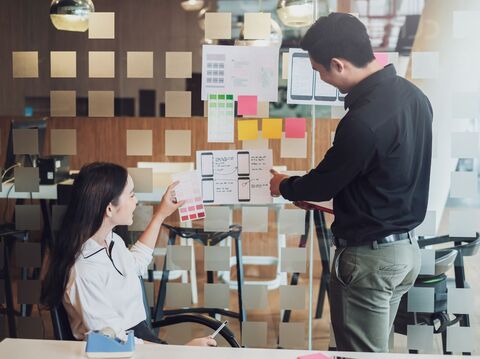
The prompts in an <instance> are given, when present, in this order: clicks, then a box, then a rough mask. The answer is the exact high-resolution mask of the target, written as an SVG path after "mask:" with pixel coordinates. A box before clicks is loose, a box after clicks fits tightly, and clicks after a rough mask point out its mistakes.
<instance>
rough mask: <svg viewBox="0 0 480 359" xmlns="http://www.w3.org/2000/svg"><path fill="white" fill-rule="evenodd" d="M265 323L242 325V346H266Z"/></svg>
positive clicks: (246, 322)
mask: <svg viewBox="0 0 480 359" xmlns="http://www.w3.org/2000/svg"><path fill="white" fill-rule="evenodd" d="M267 328H268V327H267V322H248V321H245V322H243V323H242V345H243V346H245V347H247V348H248V347H257V348H264V347H265V346H266V345H267Z"/></svg>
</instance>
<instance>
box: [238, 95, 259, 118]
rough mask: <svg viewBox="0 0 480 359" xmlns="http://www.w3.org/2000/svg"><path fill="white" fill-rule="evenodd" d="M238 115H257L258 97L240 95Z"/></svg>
mask: <svg viewBox="0 0 480 359" xmlns="http://www.w3.org/2000/svg"><path fill="white" fill-rule="evenodd" d="M237 101H238V107H237V115H256V114H257V106H258V98H257V96H238V99H237Z"/></svg>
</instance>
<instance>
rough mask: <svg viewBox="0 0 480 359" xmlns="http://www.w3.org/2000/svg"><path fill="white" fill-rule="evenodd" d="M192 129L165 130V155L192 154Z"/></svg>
mask: <svg viewBox="0 0 480 359" xmlns="http://www.w3.org/2000/svg"><path fill="white" fill-rule="evenodd" d="M191 155H192V131H190V130H165V156H191Z"/></svg>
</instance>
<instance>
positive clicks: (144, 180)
mask: <svg viewBox="0 0 480 359" xmlns="http://www.w3.org/2000/svg"><path fill="white" fill-rule="evenodd" d="M128 174H129V175H130V176H132V180H133V185H134V188H133V190H134V191H135V192H137V193H152V192H153V170H152V169H151V168H134V167H128Z"/></svg>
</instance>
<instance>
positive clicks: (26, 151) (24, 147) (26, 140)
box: [12, 128, 40, 155]
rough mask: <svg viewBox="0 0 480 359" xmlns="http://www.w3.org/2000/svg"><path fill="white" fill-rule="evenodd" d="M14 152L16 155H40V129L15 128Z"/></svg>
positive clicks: (13, 131)
mask: <svg viewBox="0 0 480 359" xmlns="http://www.w3.org/2000/svg"><path fill="white" fill-rule="evenodd" d="M12 133H13V154H15V155H38V154H39V153H40V152H39V148H38V129H27V128H25V129H20V128H14V129H13V130H12Z"/></svg>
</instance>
